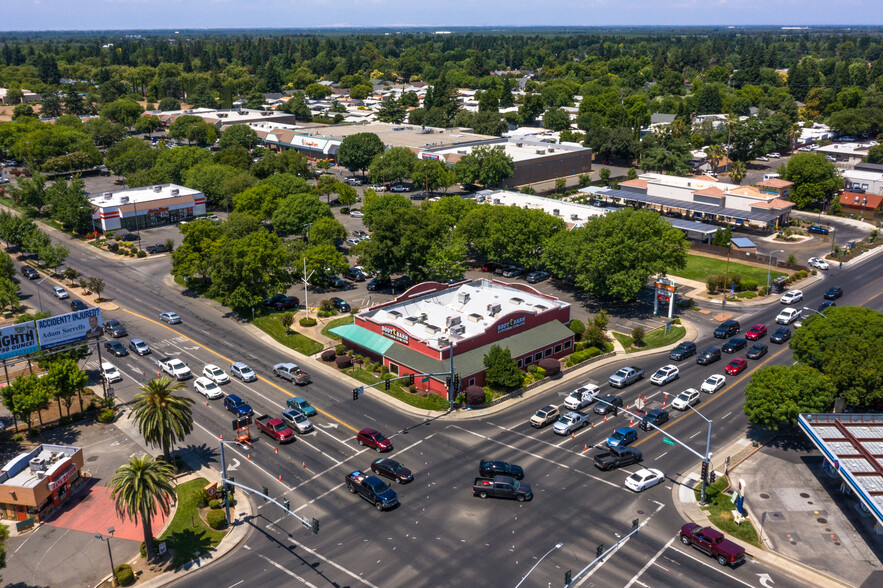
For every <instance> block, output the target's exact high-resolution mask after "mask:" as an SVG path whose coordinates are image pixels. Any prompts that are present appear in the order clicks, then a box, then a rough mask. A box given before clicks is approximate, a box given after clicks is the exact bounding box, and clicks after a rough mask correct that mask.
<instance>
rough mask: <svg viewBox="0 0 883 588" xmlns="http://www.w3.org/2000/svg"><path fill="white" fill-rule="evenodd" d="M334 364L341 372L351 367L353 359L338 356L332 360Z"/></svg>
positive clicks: (346, 356) (347, 356)
mask: <svg viewBox="0 0 883 588" xmlns="http://www.w3.org/2000/svg"><path fill="white" fill-rule="evenodd" d="M334 362H335V363H336V364H337V368H338V369H341V370H342V369H346V368H348V367H351V366H352V365H353V358H352V357H350V356H349V355H340V356H338V357H337V358H336V359H335V360H334Z"/></svg>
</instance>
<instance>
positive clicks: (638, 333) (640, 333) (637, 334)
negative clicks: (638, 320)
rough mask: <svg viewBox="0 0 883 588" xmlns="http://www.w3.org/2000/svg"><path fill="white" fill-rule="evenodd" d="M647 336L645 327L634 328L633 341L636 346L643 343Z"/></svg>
mask: <svg viewBox="0 0 883 588" xmlns="http://www.w3.org/2000/svg"><path fill="white" fill-rule="evenodd" d="M646 336H647V333H645V332H644V327H635V328H634V329H632V341H634V342H635V347H640V346H641V345H643V344H644V338H645V337H646Z"/></svg>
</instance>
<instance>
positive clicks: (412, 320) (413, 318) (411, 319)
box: [405, 316, 420, 326]
mask: <svg viewBox="0 0 883 588" xmlns="http://www.w3.org/2000/svg"><path fill="white" fill-rule="evenodd" d="M419 322H420V319H419V318H417V317H416V316H409V317H408V318H406V319H405V324H406V325H411V326H413V325H416V324H417V323H419Z"/></svg>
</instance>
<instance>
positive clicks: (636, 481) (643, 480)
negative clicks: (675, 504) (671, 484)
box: [625, 468, 665, 492]
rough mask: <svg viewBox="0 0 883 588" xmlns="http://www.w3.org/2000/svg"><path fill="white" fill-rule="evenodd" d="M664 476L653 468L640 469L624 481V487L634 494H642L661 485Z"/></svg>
mask: <svg viewBox="0 0 883 588" xmlns="http://www.w3.org/2000/svg"><path fill="white" fill-rule="evenodd" d="M663 480H665V474H663V473H662V472H660V471H659V470H655V469H653V468H641V469H639V470H638V471H637V472H635V473H634V474H632V475H631V476H629V477H628V478H626V479H625V487H626V488H628V489H629V490H634V491H635V492H643V491H644V490H646V489H647V488H652V487H653V486H655V485H657V484H662V482H663Z"/></svg>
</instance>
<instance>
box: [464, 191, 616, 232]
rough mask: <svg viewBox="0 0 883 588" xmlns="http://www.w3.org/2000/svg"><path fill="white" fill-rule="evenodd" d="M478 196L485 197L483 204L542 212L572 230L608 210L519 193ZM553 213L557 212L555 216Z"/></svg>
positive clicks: (496, 192) (496, 193)
mask: <svg viewBox="0 0 883 588" xmlns="http://www.w3.org/2000/svg"><path fill="white" fill-rule="evenodd" d="M480 195H481V196H484V197H485V199H486V200H485V202H486V203H488V204H497V205H500V206H517V207H518V208H533V209H538V210H542V211H543V212H545V213H546V214H550V215H552V216H557V217H558V218H560V219H562V220H563V221H564V222H566V223H568V224H571V225H574V228H576V227H580V226H582V225H584V224H585V223H586V222H588V221H589V220H590V219H592V218H594V217H596V216H603V215H605V214H607V212H608V209H606V208H600V207H598V206H590V205H588V204H579V203H577V202H568V201H567V200H556V199H555V198H546V197H545V196H534V195H532V194H522V193H521V192H511V191H509V190H497V191H495V192H490V193H488V192H482V193H480ZM555 211H558V212H557V214H556V212H555Z"/></svg>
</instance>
